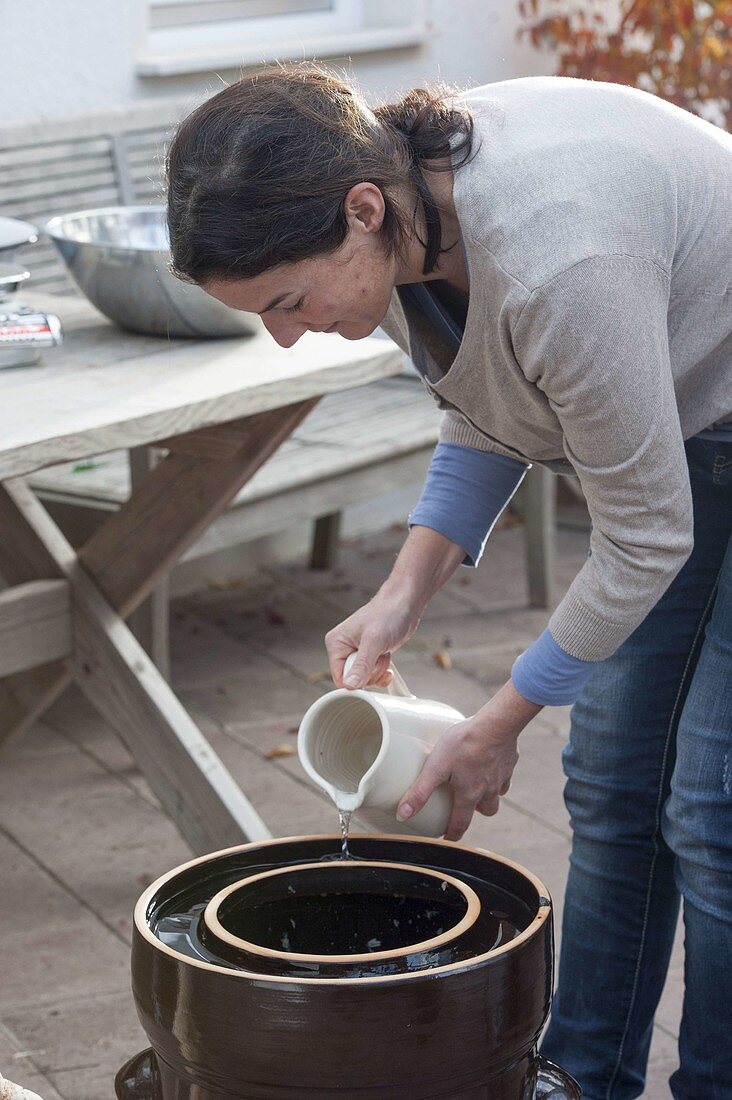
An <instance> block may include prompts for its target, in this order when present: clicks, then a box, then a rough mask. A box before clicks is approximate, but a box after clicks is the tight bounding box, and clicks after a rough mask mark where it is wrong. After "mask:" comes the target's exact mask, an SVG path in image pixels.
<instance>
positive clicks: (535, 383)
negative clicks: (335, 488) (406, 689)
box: [382, 77, 732, 661]
mask: <svg viewBox="0 0 732 1100" xmlns="http://www.w3.org/2000/svg"><path fill="white" fill-rule="evenodd" d="M457 102H458V103H460V104H464V105H465V106H467V107H468V108H469V109H470V110H471V112H472V114H473V117H474V120H475V132H476V143H479V151H478V153H477V155H476V156H475V158H474V159H473V160H472V161H471V162H470V163H469V164H468V165H466V166H464V167H462V168H460V169H458V170H457V171H456V174H455V184H454V202H455V208H456V211H457V215H458V218H459V221H460V226H461V230H462V235H463V242H464V246H465V250H466V255H467V260H468V266H469V270H470V302H469V309H468V315H467V320H466V324H465V333H464V336H463V340H462V343H461V346H460V349H459V351H458V352H457V354H454V353H453V352H452V351H451V350H450V349H449V348H448V347H447V346H446V345H445V344H444V343H443V342H442V340H441V339H440V337H439V336H438V334H437V333H436V332H435V330H434V329H433V328H432V326H431V325H430V323H429V321H427V319H426V318H425V317H424V316H423V315H422V314H421V313H419V312H418V311H416V310H413V309H412V308H411V307H410V306H408V305H407V306H406V308H405V307H404V306H403V304H402V301H401V299H400V296H399V293H398V289H395V291H394V294H393V295H392V299H391V303H390V306H389V310H388V313H387V316H386V318H385V319H384V321H383V322H382V327H383V328H384V329H385V331H386V332H387V333H388V334H389V335H390V336H391V337H392V339H394V340H395V341H396V342H397V344H399V346H400V347H401V348H402V349H403V350H404V351H405V352H406V353H407V354H408V355H409V356H410V357H411V358H412V359H413V360H414V362H415V363H416V365H417V366H418V367H419V369H420V371H421V372H422V373H423V375H426V378H427V380H426V381H425V384H426V385H427V388H428V390H429V391H430V393H431V394H432V396H433V397H434V398H435V400H436V401H437V403H438V404H439V405H440V407H441V408H443V409H445V410H446V416H445V418H444V421H443V429H442V435H441V438H442V439H443V440H445V441H451V442H456V443H462V444H465V445H467V446H470V447H477V448H479V449H482V450H488V451H497V452H499V453H500V454H505V455H510V456H512V457H514V458H520V459H523V460H525V461H529V462H537V463H539V464H540V465H543V466H547V467H549V468H550V469H553V470H555V471H557V472H561V473H575V474H576V475H577V476H578V477H579V479H580V482H581V484H582V488H583V490H584V493H585V495H586V498H587V503H588V506H589V511H590V515H591V518H592V523H593V530H592V535H591V552H590V555H589V556H588V558H587V561H586V563H585V565H584V566H583V568H582V569H581V570H580V572H579V574H578V575H577V577H576V578H575V580H574V582H573V583H572V585H571V586H570V588H569V591H568V592H567V594H566V596H565V598H564V599H563V600H562V602H561V604H560V605H559V607H558V608H557V610H556V611H555V612H554V615H553V616H552V618H551V620H550V623H549V626H550V629H551V632H552V634H553V636H554V638H555V640H556V641H557V642H558V643H559V644H560V645H561V646H562V648H563V649H565V650H566V651H567V652H569V653H571V654H572V655H573V656H575V657H579V658H581V659H583V660H588V661H594V660H601V659H603V658H605V657H607V656H609V655H610V654H611V653H612V652H614V650H615V649H616V648H617V647H618V646H619V645H620V644H621V642H623V641H624V640H625V638H627V637H628V635H629V634H630V633H631V632H632V631H633V630H634V629H635V627H636V626H638V624H639V623H640V622H641V621H642V620H643V619H644V618H645V616H646V614H647V613H648V612H649V611H650V609H651V608H652V607H653V606H654V604H655V603H656V602H657V601H658V600H659V598H660V597H661V596H662V594H663V592H664V591H665V590H666V588H667V587H668V585H669V584H670V583H671V581H672V580H673V578H674V576H675V575H676V573H677V572H678V571H679V569H680V568H681V566H682V565H683V563H684V561H685V560H686V558H687V557H688V555H689V553H690V551H691V547H692V545H693V538H692V505H691V494H690V489H689V479H688V471H687V465H686V460H685V453H684V446H683V440H684V439H686V438H688V437H689V436H692V435H695V434H696V433H697V432H699V431H701V430H703V429H704V428H706V427H708V426H710V425H711V424H712V423H714V422H715V421H719V420H728V419H730V418H732V136H730V135H729V134H726V133H724V132H723V131H721V130H719V129H717V128H716V127H714V126H712V125H711V124H710V123H706V122H703V121H701V120H700V119H698V118H696V117H694V116H692V115H690V114H688V113H687V112H685V111H682V110H681V109H679V108H676V107H673V106H671V105H669V104H667V103H664V102H663V101H661V100H660V99H657V98H655V97H653V96H651V95H647V94H646V93H644V92H640V91H636V90H633V89H628V88H624V87H621V86H619V85H613V84H601V83H593V82H590V81H580V80H571V79H568V78H560V77H534V78H527V79H521V80H510V81H506V82H503V83H499V84H489V85H486V86H485V87H482V88H475V89H471V90H470V91H468V92H463V93H461V94H460V95H459V96H458V98H457ZM430 379H431V381H429V380H430Z"/></svg>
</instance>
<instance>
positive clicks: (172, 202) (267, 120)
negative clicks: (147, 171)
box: [167, 62, 473, 283]
mask: <svg viewBox="0 0 732 1100" xmlns="http://www.w3.org/2000/svg"><path fill="white" fill-rule="evenodd" d="M451 94H453V93H452V91H451V89H449V88H447V87H446V86H445V85H444V84H439V85H436V86H435V85H433V86H432V90H428V89H426V88H415V89H413V90H412V91H410V92H408V93H407V94H406V95H405V96H404V97H403V98H402V99H401V100H400V101H399V102H398V103H389V104H384V105H381V106H378V107H376V108H375V109H374V110H373V111H372V110H371V109H370V108H369V107H368V105H367V104H366V102H365V100H364V99H363V96H362V94H361V93H360V91H358V90H357V89H356V88H355V87H354V86H352V85H351V84H350V83H348V82H346V81H345V80H342V79H340V78H339V77H338V76H336V75H334V73H332V72H330V71H328V70H326V69H325V68H323V67H321V66H320V65H317V64H314V63H311V62H305V63H293V64H289V65H278V66H274V67H267V68H265V69H263V70H259V71H257V72H255V73H252V74H250V75H248V76H245V77H243V78H242V79H241V80H238V81H237V82H236V83H234V84H231V85H230V86H229V87H227V88H224V89H223V90H222V91H220V92H218V93H217V94H216V95H215V96H213V97H212V98H211V99H209V100H207V101H206V102H205V103H203V104H201V105H200V106H199V107H197V108H196V110H194V111H193V112H192V113H191V114H190V115H188V117H187V118H185V119H184V120H183V122H182V123H181V124H180V126H179V127H178V130H177V132H176V134H175V137H174V139H173V141H172V144H171V146H170V150H169V152H168V156H167V185H168V228H169V233H170V247H171V253H172V265H171V266H172V269H173V271H174V272H175V274H176V275H178V277H179V278H183V279H185V280H187V281H192V282H196V283H202V282H205V281H206V280H207V279H209V278H213V277H216V278H220V279H247V278H253V277H255V276H256V275H259V274H261V273H262V272H263V271H266V270H268V269H269V268H271V267H274V266H276V265H277V264H281V263H287V262H293V263H294V262H296V261H297V260H303V259H310V258H312V257H314V256H318V255H321V254H326V253H330V252H333V251H335V250H336V249H337V248H339V247H340V245H341V244H342V243H343V241H344V239H345V237H346V233H347V221H346V218H345V214H344V210H343V200H344V199H345V196H346V194H347V193H348V191H349V190H350V188H351V187H353V186H354V184H356V183H360V182H363V181H366V182H370V183H373V184H375V185H376V186H377V187H378V188H379V189H380V190H381V192H382V194H383V196H384V202H385V206H386V211H385V215H384V222H383V225H382V228H381V233H380V237H381V244H382V245H383V247H384V250H385V252H386V254H387V255H393V254H394V253H395V252H396V253H397V254H400V255H403V250H404V247H405V244H406V241H407V238H408V235H409V231H410V224H414V216H415V214H416V207H415V211H413V212H412V213H411V214H410V212H409V211H407V210H406V209H404V202H403V199H402V198H401V197H400V195H403V194H404V193H405V192H404V185H405V184H407V183H408V182H409V180H410V179H411V181H412V182H413V183H414V185H415V186H416V188H417V191H418V194H419V200H421V204H422V210H423V216H424V224H425V227H426V230H427V241H426V242H425V241H422V242H421V243H422V244H424V245H425V247H426V254H425V260H424V268H423V273H424V274H425V275H427V274H429V272H430V271H432V270H433V269H434V267H435V264H436V262H437V257H438V255H439V253H440V251H441V248H440V232H441V222H440V214H439V211H438V209H437V206H436V205H435V203H434V201H433V199H432V197H431V195H430V192H429V189H428V188H427V185H426V184H425V181H424V176H423V174H422V171H423V166H426V167H428V168H429V170H431V171H435V170H442V171H447V170H448V168H449V167H450V161H448V162H447V164H444V165H443V166H442V167H441V168H439V169H438V168H435V167H433V166H431V165H429V162H430V161H433V160H435V159H437V158H444V157H448V156H450V154H451V138H453V137H455V136H456V135H459V136H460V140H459V141H458V142H457V143H456V145H455V146H454V147H452V156H453V157H454V156H455V155H456V154H457V156H458V159H457V161H455V162H454V163H453V166H454V167H456V168H457V167H460V166H462V165H463V164H465V163H466V161H467V160H468V159H470V155H471V148H472V143H473V120H472V118H471V116H470V114H469V112H467V111H466V110H464V109H460V110H458V109H456V108H454V107H452V106H451V105H450V103H449V98H450V95H451ZM415 231H416V228H415Z"/></svg>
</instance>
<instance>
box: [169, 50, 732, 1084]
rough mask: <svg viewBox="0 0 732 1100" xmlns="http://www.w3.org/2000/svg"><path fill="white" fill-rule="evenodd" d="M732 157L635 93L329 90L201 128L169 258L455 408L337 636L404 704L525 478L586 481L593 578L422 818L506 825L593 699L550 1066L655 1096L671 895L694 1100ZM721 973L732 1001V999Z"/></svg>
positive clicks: (714, 1006) (218, 108) (724, 905)
mask: <svg viewBox="0 0 732 1100" xmlns="http://www.w3.org/2000/svg"><path fill="white" fill-rule="evenodd" d="M731 198H732V139H730V137H729V136H728V135H726V134H724V133H722V132H721V131H720V130H717V129H715V128H714V127H713V126H711V125H710V124H708V123H706V122H703V121H700V120H699V119H697V118H695V117H693V116H691V115H689V114H687V113H686V112H684V111H682V110H680V109H678V108H676V107H673V106H670V105H668V104H666V103H663V102H661V101H660V100H658V99H655V98H654V97H652V96H650V95H647V94H645V93H643V92H639V91H635V90H630V89H626V88H621V87H619V86H615V85H607V84H594V83H591V82H584V81H575V80H567V79H559V78H533V79H524V80H515V81H507V82H505V83H501V84H495V85H488V86H486V87H482V88H476V89H471V90H469V91H466V92H462V93H460V94H459V95H455V96H452V97H450V96H448V95H447V94H442V95H440V94H437V93H430V92H428V91H425V90H421V89H417V90H414V91H412V92H410V93H409V94H408V95H406V96H405V97H404V98H403V99H402V101H401V102H400V103H397V104H393V105H388V106H381V107H378V108H377V109H376V110H375V111H372V110H371V109H370V108H369V107H368V106H367V105H366V103H365V101H364V100H363V98H362V96H361V95H360V94H359V93H358V91H357V90H355V89H354V88H352V87H350V86H349V85H347V84H345V83H344V82H342V81H341V80H339V79H338V78H336V77H335V76H333V75H332V74H329V73H328V72H327V71H325V70H322V69H320V68H318V67H316V66H311V65H307V66H302V67H299V66H295V67H290V68H284V69H281V68H277V69H273V70H265V71H263V72H260V73H258V74H256V75H254V76H251V77H247V78H245V79H244V80H242V81H240V82H238V83H237V84H234V85H233V86H231V87H229V88H227V89H225V90H224V91H222V92H220V93H219V94H218V95H216V96H214V98H213V99H211V100H210V101H209V102H207V103H205V104H203V106H201V107H199V108H198V109H197V110H196V111H195V112H194V113H193V114H192V115H191V116H190V117H189V118H188V119H186V120H185V121H184V122H183V124H182V125H181V127H180V129H179V131H178V133H177V135H176V138H175V140H174V142H173V144H172V147H171V150H170V156H169V209H170V213H169V221H170V236H171V246H172V254H173V262H174V266H175V268H176V270H177V272H178V273H179V274H180V275H181V276H182V277H184V278H187V279H190V280H193V281H195V282H197V283H199V284H200V285H201V286H202V287H203V288H204V290H206V291H207V292H208V293H209V294H211V295H213V296H214V297H216V298H218V299H220V300H221V301H223V302H225V303H226V304H227V305H229V306H232V307H233V308H235V309H244V310H250V311H253V312H257V313H260V314H261V316H262V319H263V321H264V324H265V326H266V327H267V329H268V330H269V332H270V333H271V334H272V336H273V337H274V339H275V340H276V341H277V342H278V343H279V344H280V345H281V346H283V347H291V346H292V345H293V344H294V343H295V342H296V341H297V340H298V339H299V337H300V336H301V335H302V333H303V332H306V331H308V330H310V331H316V332H332V331H338V332H339V333H340V334H341V335H342V336H344V337H346V338H347V339H350V340H356V339H360V338H361V337H363V336H366V335H368V334H369V333H370V332H372V331H373V329H374V328H375V327H376V326H377V325H379V324H380V325H382V326H383V328H384V329H385V330H386V331H387V332H388V333H389V335H390V336H392V337H393V338H394V339H395V340H396V341H397V343H398V344H399V345H400V346H401V347H402V348H403V349H404V351H405V352H407V353H408V354H409V355H410V357H411V359H412V361H413V362H414V364H415V365H416V367H417V369H418V371H419V372H420V374H421V375H422V378H423V381H424V384H425V386H426V387H427V389H428V391H429V392H430V394H431V395H432V396H433V397H434V398H435V400H436V401H437V403H438V404H439V405H440V407H441V408H442V409H444V410H445V416H444V419H443V428H442V434H441V442H440V444H439V446H438V447H437V449H436V451H435V455H434V459H433V462H432V464H431V467H430V471H429V474H428V477H427V481H426V484H425V489H424V492H423V495H422V498H421V500H420V502H419V504H418V505H417V507H416V509H415V511H414V512H413V513H412V515H411V527H410V531H409V535H408V537H407V539H406V541H405V544H404V547H403V549H402V551H401V552H400V554H399V557H398V558H397V561H396V563H395V565H394V568H393V570H392V572H391V574H390V576H389V577H388V578H387V579H386V580H385V582H384V584H383V585H382V587H381V588H380V589H379V591H378V592H377V593H376V595H375V596H374V598H373V599H372V600H371V601H370V602H369V603H368V604H367V605H366V606H365V607H362V608H361V609H360V610H358V611H357V612H356V613H355V614H354V615H352V616H351V617H350V618H348V619H347V620H346V621H345V622H343V623H341V624H340V625H339V626H336V627H335V628H334V629H333V630H332V631H331V632H330V633H329V634H328V636H327V638H326V645H327V649H328V654H329V658H330V665H331V673H332V676H333V680H334V681H335V683H336V684H342V683H343V668H344V662H345V659H346V657H347V656H348V655H349V654H350V653H352V652H353V651H357V652H358V658H357V660H356V662H355V664H354V667H353V670H352V672H351V674H350V675H349V677H348V679H347V680H346V681H345V683H346V686H348V687H359V686H363V685H365V684H367V683H371V684H373V683H383V682H385V681H386V680H387V678H388V676H389V673H388V666H389V658H390V656H391V654H392V653H394V652H395V651H396V650H397V649H398V648H399V647H400V646H401V645H403V644H404V643H405V642H406V641H407V640H408V639H409V638H410V637H411V636H412V634H413V633H414V631H415V630H416V629H417V626H418V624H419V620H420V616H421V614H422V612H423V611H424V608H425V606H426V605H427V603H428V601H429V599H430V598H431V596H432V595H433V594H434V593H435V592H436V591H437V590H438V589H439V587H440V586H441V585H442V584H444V582H445V581H446V580H447V579H448V577H450V575H451V574H452V573H453V572H454V570H455V569H456V568H457V566H458V565H459V564H460V563H461V562H463V563H465V564H468V565H475V564H477V562H478V560H479V558H480V556H481V553H482V550H483V546H484V543H485V541H486V537H487V535H488V533H489V531H490V529H491V526H492V524H493V523H494V522H495V519H496V517H497V516H498V514H499V513H500V511H501V510H502V508H503V507H505V504H506V502H507V501H508V499H509V498H510V496H511V494H512V493H513V492H514V490H515V488H516V486H517V485H518V483H519V481H520V480H521V477H522V476H523V474H524V472H525V470H526V468H527V467H528V465H530V464H531V463H534V462H538V463H539V464H541V465H543V466H547V467H549V468H550V469H553V470H555V471H557V472H560V473H573V474H575V475H576V476H578V477H579V479H580V482H581V485H582V488H583V490H584V493H585V496H586V498H587V502H588V507H589V511H590V515H591V517H592V522H593V530H592V535H591V539H590V550H589V554H588V558H587V560H586V562H585V564H584V566H583V568H582V569H581V570H580V572H579V574H578V576H577V577H576V579H575V580H574V582H573V583H572V585H571V586H570V588H569V591H568V592H567V594H566V595H565V597H564V599H563V600H562V602H561V603H560V604H559V606H558V608H557V609H556V611H555V612H554V614H553V615H552V617H551V620H550V622H549V625H548V627H547V629H546V630H545V631H544V633H543V634H542V635H541V636H540V637H539V638H538V639H537V640H536V642H535V643H534V644H533V645H532V646H530V647H529V649H528V650H527V651H526V652H525V653H524V654H522V655H521V657H519V659H518V660H517V662H516V664H515V665H514V668H513V670H512V673H511V676H510V678H509V679H508V680H507V682H506V684H505V685H504V686H503V687H502V688H501V690H500V691H499V692H498V693H497V694H496V695H495V696H494V697H493V698H492V699H490V700H489V701H487V702H486V704H485V706H484V707H482V708H481V709H480V710H479V711H478V712H477V713H476V714H474V715H472V717H470V718H468V719H467V720H466V721H464V722H461V723H459V724H458V725H456V726H454V727H453V728H452V729H450V730H448V731H447V733H446V734H445V735H444V736H443V738H442V739H441V741H440V743H439V744H438V745H437V747H436V748H435V750H434V752H433V753H432V755H431V757H430V759H429V762H428V763H427V765H426V766H425V768H424V771H423V773H422V775H421V776H420V778H419V779H418V781H417V782H416V783H415V785H414V786H413V787H412V788H411V789H410V790H409V791H407V792H405V795H404V798H403V801H402V804H401V806H400V811H399V812H400V816H401V817H402V818H406V817H408V816H409V815H410V813H414V812H415V811H417V810H418V809H419V808H420V807H421V806H422V805H423V804H424V802H425V801H426V799H427V798H428V797H429V795H430V793H431V792H432V790H433V789H434V788H435V786H436V785H437V784H439V783H441V782H448V783H449V784H450V786H451V788H452V791H453V794H454V812H453V815H452V819H451V821H450V824H449V828H448V831H447V833H446V836H447V837H448V839H452V840H458V839H459V838H460V837H461V836H462V834H463V832H464V831H465V829H466V828H467V826H468V824H469V822H470V819H471V817H472V815H473V813H474V811H475V810H476V809H477V810H478V812H480V813H483V814H493V813H495V812H496V810H497V808H498V801H499V797H500V796H501V795H502V794H505V792H506V791H507V789H508V786H509V783H510V780H511V773H512V771H513V768H514V766H515V764H516V760H517V758H518V754H517V750H516V744H517V739H518V736H519V734H520V732H521V730H522V729H523V728H524V726H525V725H526V724H527V722H529V721H530V719H531V718H532V717H534V715H536V714H537V712H538V711H539V710H540V709H541V707H542V706H546V705H556V704H566V703H570V702H575V700H576V702H575V706H574V708H573V711H572V728H571V735H570V742H569V746H568V749H567V751H566V753H565V768H566V773H567V777H568V782H567V788H566V800H567V805H568V807H569V810H570V814H571V819H572V826H573V830H574V841H573V849H572V862H571V871H570V877H569V884H568V891H567V902H566V912H565V919H564V941H563V942H564V947H563V951H562V958H561V963H560V976H559V988H558V993H557V997H556V1000H555V1005H554V1010H553V1016H552V1023H551V1025H550V1028H549V1031H548V1033H547V1037H546V1040H545V1047H544V1049H545V1052H546V1053H547V1054H548V1055H549V1056H550V1057H552V1058H554V1059H555V1060H556V1061H557V1062H559V1063H560V1064H562V1065H564V1066H566V1068H567V1069H569V1070H570V1072H572V1073H573V1074H574V1075H575V1076H576V1077H577V1078H578V1079H579V1080H580V1082H581V1084H582V1086H583V1088H584V1090H585V1094H586V1096H587V1097H589V1098H590V1100H592V1098H594V1100H600V1098H603V1100H610V1098H614V1100H617V1098H623V1100H625V1098H629V1097H636V1096H639V1095H640V1093H641V1091H642V1089H643V1081H644V1074H645V1066H646V1061H647V1055H648V1047H649V1042H650V1034H651V1027H652V1022H653V1014H654V1011H655V1008H656V1004H657V1002H658V998H659V995H660V992H661V988H662V986H663V982H664V977H665V973H666V968H667V964H668V959H669V954H670V951H671V944H672V939H673V934H674V927H675V922H676V915H677V911H678V904H679V896H680V895H681V896H683V898H684V914H685V921H686V991H685V1001H684V1018H683V1024H682V1029H681V1038H680V1054H681V1057H680V1063H681V1064H680V1068H679V1070H678V1071H677V1072H676V1073H675V1074H674V1075H673V1077H672V1080H671V1089H672V1092H673V1095H674V1097H676V1100H703V1098H712V1097H714V1098H716V1100H719V1098H722V1097H726V1098H731V1100H732V1043H730V1039H729V1037H730V1034H732V1008H731V1007H730V1006H731V1004H732V998H730V997H729V995H728V993H729V990H728V989H725V981H726V983H727V985H728V984H729V974H730V973H732V543H731V535H732V423H728V424H727V426H725V424H724V422H725V421H730V422H732V288H731V286H730V281H731V272H732V216H731V214H730V199H731ZM722 975H725V976H726V978H722Z"/></svg>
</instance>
